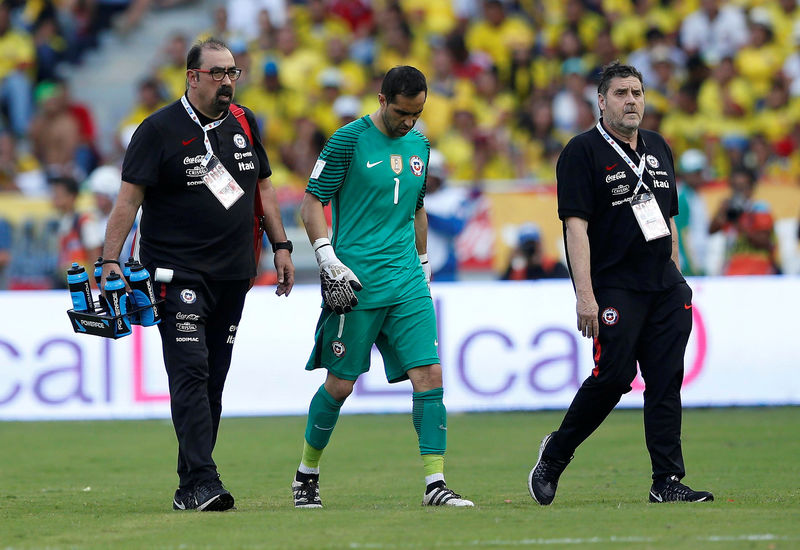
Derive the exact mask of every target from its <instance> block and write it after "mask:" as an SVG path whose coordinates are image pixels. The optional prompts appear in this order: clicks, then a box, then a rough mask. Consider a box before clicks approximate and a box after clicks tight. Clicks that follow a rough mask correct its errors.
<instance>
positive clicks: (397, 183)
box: [394, 178, 400, 204]
mask: <svg viewBox="0 0 800 550" xmlns="http://www.w3.org/2000/svg"><path fill="white" fill-rule="evenodd" d="M399 199H400V178H394V203H395V204H397V201H398V200H399Z"/></svg>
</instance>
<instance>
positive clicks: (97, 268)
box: [94, 256, 108, 313]
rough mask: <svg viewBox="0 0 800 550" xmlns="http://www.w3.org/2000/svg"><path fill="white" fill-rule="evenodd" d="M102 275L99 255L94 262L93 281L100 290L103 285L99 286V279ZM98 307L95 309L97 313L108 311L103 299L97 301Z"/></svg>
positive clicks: (101, 263) (101, 260)
mask: <svg viewBox="0 0 800 550" xmlns="http://www.w3.org/2000/svg"><path fill="white" fill-rule="evenodd" d="M102 277H103V257H102V256H100V257H99V258H97V261H96V262H95V263H94V282H95V284H96V285H97V289H98V290H100V291H101V292H102V291H103V287H102V286H100V279H101V278H102ZM97 305H98V307H99V309H97V310H96V311H97V313H108V310H107V309H106V303H105V301H104V300H100V301H99V302H97Z"/></svg>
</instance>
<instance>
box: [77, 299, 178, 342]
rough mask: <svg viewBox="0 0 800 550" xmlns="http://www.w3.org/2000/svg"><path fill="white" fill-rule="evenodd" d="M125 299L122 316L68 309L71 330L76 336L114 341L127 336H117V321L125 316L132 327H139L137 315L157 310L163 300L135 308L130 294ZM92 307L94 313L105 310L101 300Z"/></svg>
mask: <svg viewBox="0 0 800 550" xmlns="http://www.w3.org/2000/svg"><path fill="white" fill-rule="evenodd" d="M125 297H126V299H127V300H128V304H127V305H128V311H127V313H125V314H124V315H108V314H103V313H90V312H87V311H75V310H74V309H68V310H67V315H68V316H69V319H70V324H71V325H72V330H74V331H75V332H77V333H78V334H91V335H92V336H102V337H104V338H113V339H114V340H116V339H117V338H122V337H123V336H127V334H123V335H118V334H117V330H116V327H117V321H118V320H119V319H120V318H121V317H123V316H127V317H128V318H129V319H130V322H131V324H132V325H141V321H140V316H139V315H138V314H139V313H141V312H142V311H145V310H147V309H150V308H152V307H154V308H158V307H159V306H160V305H161V304H163V303H164V300H163V299H158V300H156V301H155V302H153V303H152V304H149V305H146V306H141V307H136V306H135V305H134V302H133V298H132V297H131V295H130V294H126V295H125ZM94 306H95V311H96V312H102V311H104V310H105V307H104V305H103V301H102V298H101V300H100V301H95V302H94ZM158 322H160V319H159V321H157V323H158ZM157 323H156V324H157ZM128 334H130V333H128Z"/></svg>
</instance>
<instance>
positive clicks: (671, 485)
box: [650, 476, 714, 502]
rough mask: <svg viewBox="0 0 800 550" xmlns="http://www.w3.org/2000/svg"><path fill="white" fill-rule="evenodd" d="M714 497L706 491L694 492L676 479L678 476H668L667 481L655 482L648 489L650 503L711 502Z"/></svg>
mask: <svg viewBox="0 0 800 550" xmlns="http://www.w3.org/2000/svg"><path fill="white" fill-rule="evenodd" d="M713 500H714V495H712V494H711V493H709V492H708V491H695V490H693V489H691V488H689V487H687V486H686V485H684V484H683V483H681V480H680V479H678V476H669V477H668V478H667V479H664V480H661V481H656V482H654V483H653V486H652V487H650V502H711V501H713Z"/></svg>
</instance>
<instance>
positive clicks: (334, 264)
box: [313, 238, 362, 315]
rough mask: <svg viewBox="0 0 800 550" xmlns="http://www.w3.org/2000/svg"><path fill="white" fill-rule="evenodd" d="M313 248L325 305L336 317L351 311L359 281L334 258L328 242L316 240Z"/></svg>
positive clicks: (359, 287) (359, 285)
mask: <svg viewBox="0 0 800 550" xmlns="http://www.w3.org/2000/svg"><path fill="white" fill-rule="evenodd" d="M313 246H314V255H315V256H316V257H317V263H318V264H319V279H320V283H321V287H322V299H323V301H324V302H325V305H327V306H328V307H329V308H331V309H332V310H333V311H334V312H335V313H336V314H338V315H342V314H343V313H348V312H350V311H352V310H353V308H354V307H355V306H356V305H357V304H358V298H357V297H356V293H355V291H356V290H361V288H362V286H361V281H359V280H358V277H356V274H355V273H353V271H352V270H351V269H350V268H349V267H347V266H346V265H344V264H343V263H342V262H341V261H340V260H339V258H337V257H336V254H335V253H334V251H333V247H332V246H331V241H330V240H328V239H326V238H322V239H317V240H316V241H314V245H313Z"/></svg>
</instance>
